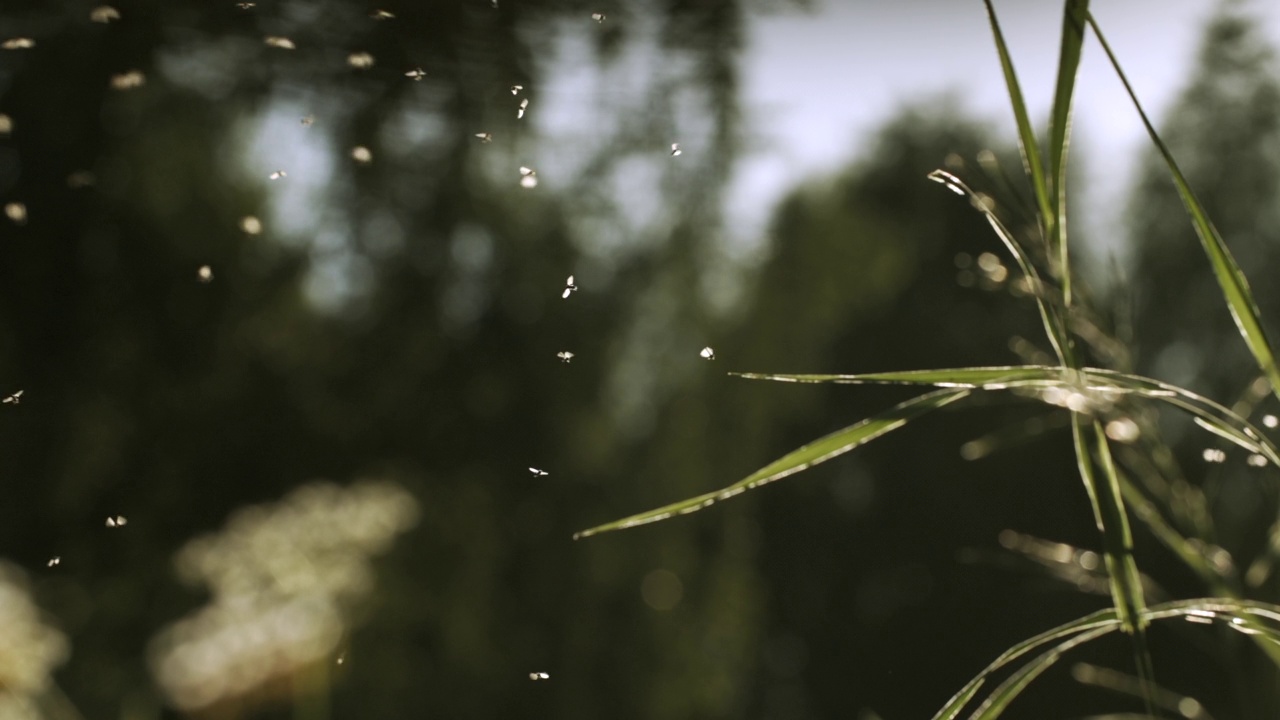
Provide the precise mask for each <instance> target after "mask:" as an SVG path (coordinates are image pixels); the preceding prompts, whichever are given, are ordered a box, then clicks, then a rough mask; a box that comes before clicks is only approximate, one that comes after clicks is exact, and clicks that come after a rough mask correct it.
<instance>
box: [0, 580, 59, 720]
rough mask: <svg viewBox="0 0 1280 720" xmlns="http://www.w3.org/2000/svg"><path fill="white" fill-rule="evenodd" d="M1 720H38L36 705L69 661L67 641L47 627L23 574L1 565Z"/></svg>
mask: <svg viewBox="0 0 1280 720" xmlns="http://www.w3.org/2000/svg"><path fill="white" fill-rule="evenodd" d="M0 628H3V630H2V631H0V632H2V634H3V638H4V639H3V641H2V642H0V718H6V719H7V718H10V717H15V718H25V717H28V716H30V717H38V714H36V713H35V711H34V708H33V707H32V703H33V701H34V699H35V697H36V696H38V695H40V694H41V693H43V692H44V691H45V689H46V688H47V687H48V686H49V676H50V674H51V673H52V672H53V669H54V668H55V667H57V666H58V665H61V664H62V663H63V661H65V660H66V659H67V656H68V654H69V653H68V647H67V639H66V637H65V636H63V634H62V633H61V632H58V631H57V630H55V629H54V628H52V627H50V626H49V625H46V624H45V623H44V621H43V620H42V619H41V617H40V611H39V609H38V608H37V607H36V606H35V604H34V603H32V602H31V596H30V594H29V593H28V591H27V584H26V578H25V576H24V574H23V573H22V571H21V570H19V569H18V568H16V567H14V566H13V565H10V564H8V563H5V562H0Z"/></svg>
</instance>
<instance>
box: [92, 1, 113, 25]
mask: <svg viewBox="0 0 1280 720" xmlns="http://www.w3.org/2000/svg"><path fill="white" fill-rule="evenodd" d="M119 19H120V11H119V10H116V9H115V8H113V7H111V6H110V5H99V6H98V7H96V8H94V9H92V10H90V11H89V20H91V21H93V22H96V23H109V22H111V21H112V20H119Z"/></svg>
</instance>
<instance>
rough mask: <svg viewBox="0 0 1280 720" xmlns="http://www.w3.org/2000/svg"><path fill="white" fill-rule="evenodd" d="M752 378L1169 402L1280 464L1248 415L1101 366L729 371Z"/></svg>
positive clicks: (1211, 429)
mask: <svg viewBox="0 0 1280 720" xmlns="http://www.w3.org/2000/svg"><path fill="white" fill-rule="evenodd" d="M732 374H735V375H738V376H739V377H744V378H747V379H751V380H772V381H776V382H794V383H836V384H846V385H864V384H873V383H875V384H903V385H933V386H935V387H968V388H980V389H983V390H1015V389H1019V388H1033V389H1034V388H1062V389H1064V390H1070V391H1076V392H1083V393H1093V394H1096V395H1099V396H1101V397H1102V398H1104V399H1105V398H1110V399H1113V400H1114V399H1116V398H1118V397H1119V396H1120V395H1123V394H1131V395H1137V396H1140V397H1145V398H1149V399H1153V400H1157V401H1160V402H1163V403H1166V404H1168V405H1172V406H1173V407H1175V408H1178V409H1179V410H1182V411H1184V412H1186V413H1188V414H1190V415H1191V416H1192V417H1193V418H1195V420H1196V422H1197V424H1199V425H1200V426H1201V427H1203V428H1204V429H1205V430H1208V431H1209V432H1212V433H1214V434H1216V435H1220V436H1222V437H1224V438H1226V439H1227V440H1230V441H1231V442H1233V443H1235V444H1237V445H1239V446H1240V447H1243V448H1245V449H1247V450H1249V451H1250V452H1255V453H1258V454H1259V455H1262V456H1264V457H1266V458H1267V460H1269V461H1271V462H1272V463H1275V464H1276V465H1277V466H1280V449H1277V448H1276V446H1275V444H1274V443H1273V442H1272V441H1271V440H1270V439H1269V438H1268V437H1267V436H1266V435H1264V434H1263V433H1262V432H1261V431H1260V430H1259V429H1258V428H1257V427H1255V426H1254V425H1253V424H1252V423H1250V422H1249V421H1248V420H1247V419H1245V418H1244V417H1242V416H1240V415H1239V414H1237V413H1236V412H1235V411H1233V410H1231V409H1230V408H1228V407H1226V406H1225V405H1222V404H1221V403H1218V402H1216V401H1214V400H1211V399H1209V398H1207V397H1204V396H1203V395H1199V394H1197V393H1194V392H1192V391H1190V390H1187V389H1185V388H1182V387H1179V386H1177V385H1171V384H1169V383H1165V382H1162V381H1160V380H1154V379H1152V378H1148V377H1143V376H1141V375H1132V374H1129V373H1122V372H1117V371H1114V370H1105V369H1101V368H1081V369H1079V370H1071V369H1064V368H1062V367H1060V366H1057V365H1006V366H994V367H968V368H945V369H934V370H905V371H898V372H885V373H859V374H856V375H838V374H830V375H819V374H795V373H732Z"/></svg>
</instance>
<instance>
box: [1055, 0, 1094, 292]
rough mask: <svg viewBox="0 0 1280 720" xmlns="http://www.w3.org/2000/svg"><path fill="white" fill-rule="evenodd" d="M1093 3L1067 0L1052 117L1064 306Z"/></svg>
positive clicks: (1057, 239)
mask: <svg viewBox="0 0 1280 720" xmlns="http://www.w3.org/2000/svg"><path fill="white" fill-rule="evenodd" d="M1088 14H1089V0H1067V2H1066V3H1065V5H1064V8H1063V13H1062V43H1061V47H1060V50H1059V54H1058V82H1057V86H1056V87H1055V88H1054V93H1053V110H1052V113H1051V115H1050V117H1049V181H1050V184H1051V187H1052V190H1053V197H1052V199H1051V213H1052V216H1053V222H1052V230H1053V234H1052V236H1051V237H1050V238H1049V246H1050V248H1056V249H1057V251H1058V273H1059V276H1060V282H1061V283H1062V304H1063V306H1064V307H1071V261H1070V252H1069V251H1068V242H1067V146H1068V144H1069V143H1070V142H1071V101H1072V97H1073V95H1074V91H1075V86H1076V72H1077V70H1078V69H1079V67H1080V53H1081V49H1082V47H1083V45H1084V28H1085V17H1086V16H1087V15H1088Z"/></svg>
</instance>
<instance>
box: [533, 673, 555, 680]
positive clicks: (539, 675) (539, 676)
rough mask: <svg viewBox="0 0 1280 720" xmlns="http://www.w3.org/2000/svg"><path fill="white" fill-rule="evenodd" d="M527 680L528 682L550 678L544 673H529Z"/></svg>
mask: <svg viewBox="0 0 1280 720" xmlns="http://www.w3.org/2000/svg"><path fill="white" fill-rule="evenodd" d="M529 679H530V680H550V679H551V676H550V675H548V674H546V673H544V672H531V673H529Z"/></svg>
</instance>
